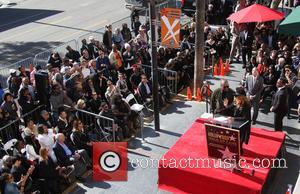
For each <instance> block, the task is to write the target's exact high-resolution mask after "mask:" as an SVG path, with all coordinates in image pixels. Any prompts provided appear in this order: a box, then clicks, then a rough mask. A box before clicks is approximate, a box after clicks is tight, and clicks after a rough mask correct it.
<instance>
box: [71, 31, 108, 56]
mask: <svg viewBox="0 0 300 194" xmlns="http://www.w3.org/2000/svg"><path fill="white" fill-rule="evenodd" d="M90 37H93V38H94V40H96V41H100V42H102V40H103V33H102V32H90V33H87V34H84V35H82V36H79V37H78V38H77V41H76V42H77V47H76V48H77V50H78V51H79V52H80V49H81V47H82V40H83V39H85V40H86V42H87V43H89V38H90Z"/></svg>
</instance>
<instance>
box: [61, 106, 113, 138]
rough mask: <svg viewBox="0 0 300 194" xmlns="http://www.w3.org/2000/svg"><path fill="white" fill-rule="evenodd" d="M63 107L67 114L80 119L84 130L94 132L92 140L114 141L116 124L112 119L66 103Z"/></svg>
mask: <svg viewBox="0 0 300 194" xmlns="http://www.w3.org/2000/svg"><path fill="white" fill-rule="evenodd" d="M64 108H65V110H66V112H67V114H68V115H69V116H73V118H77V119H80V120H81V122H82V123H83V124H84V128H85V131H86V132H92V133H93V134H94V138H93V140H95V141H106V142H111V141H112V142H115V141H116V134H115V131H116V127H115V126H116V125H115V121H114V119H111V118H108V117H104V116H101V115H98V114H94V113H91V112H88V111H85V110H82V109H77V108H75V107H70V106H68V105H64Z"/></svg>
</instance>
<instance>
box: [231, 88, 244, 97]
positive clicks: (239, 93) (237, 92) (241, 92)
mask: <svg viewBox="0 0 300 194" xmlns="http://www.w3.org/2000/svg"><path fill="white" fill-rule="evenodd" d="M233 95H234V96H246V92H245V90H244V88H243V87H241V86H240V87H237V88H236V89H235V93H234V94H233Z"/></svg>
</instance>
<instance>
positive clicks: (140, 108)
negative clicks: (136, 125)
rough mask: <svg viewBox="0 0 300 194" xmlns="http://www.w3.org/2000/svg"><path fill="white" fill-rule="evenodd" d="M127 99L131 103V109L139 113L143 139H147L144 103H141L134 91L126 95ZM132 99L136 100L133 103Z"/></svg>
mask: <svg viewBox="0 0 300 194" xmlns="http://www.w3.org/2000/svg"><path fill="white" fill-rule="evenodd" d="M125 101H126V102H127V103H128V104H129V106H130V109H131V110H132V111H135V112H137V113H138V114H139V116H140V123H141V136H142V140H143V141H145V139H144V113H143V109H144V105H142V104H139V103H138V101H137V100H136V99H135V97H134V95H133V94H132V93H130V94H128V95H127V96H126V98H125ZM130 101H134V103H133V104H132V105H131V103H130Z"/></svg>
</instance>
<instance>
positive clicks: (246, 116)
mask: <svg viewBox="0 0 300 194" xmlns="http://www.w3.org/2000/svg"><path fill="white" fill-rule="evenodd" d="M234 96H235V97H234V104H232V105H228V100H225V101H224V106H225V107H227V108H228V109H230V111H229V112H231V116H232V117H233V120H235V121H240V122H243V123H245V122H247V121H248V122H247V123H246V124H245V125H244V126H243V127H242V128H241V129H240V140H241V154H243V149H242V145H243V143H245V144H248V142H249V138H250V129H251V105H250V102H249V100H248V99H247V97H246V93H245V90H244V89H243V88H242V87H238V88H236V92H235V95H234Z"/></svg>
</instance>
